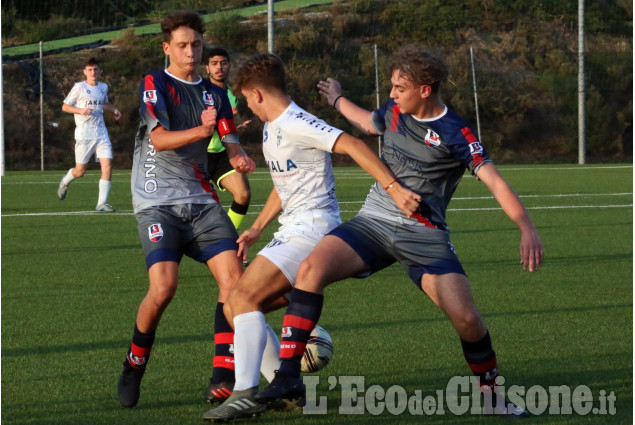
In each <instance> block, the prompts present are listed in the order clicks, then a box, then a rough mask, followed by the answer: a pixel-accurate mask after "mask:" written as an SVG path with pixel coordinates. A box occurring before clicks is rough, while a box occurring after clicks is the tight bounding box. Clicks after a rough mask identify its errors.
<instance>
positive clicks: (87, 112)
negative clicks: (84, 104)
mask: <svg viewBox="0 0 635 425" xmlns="http://www.w3.org/2000/svg"><path fill="white" fill-rule="evenodd" d="M62 111H64V112H68V113H69V114H79V115H90V113H91V109H89V108H78V107H76V106H73V105H69V104H68V103H62Z"/></svg>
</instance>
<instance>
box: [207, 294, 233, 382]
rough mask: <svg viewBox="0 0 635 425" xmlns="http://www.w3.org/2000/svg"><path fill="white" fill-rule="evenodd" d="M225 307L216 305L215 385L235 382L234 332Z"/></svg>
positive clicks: (213, 378) (213, 373)
mask: <svg viewBox="0 0 635 425" xmlns="http://www.w3.org/2000/svg"><path fill="white" fill-rule="evenodd" d="M223 305H224V303H220V302H219V303H218V304H216V312H215V314H214V344H215V345H214V371H213V372H212V382H214V383H218V382H223V381H233V380H234V330H233V329H232V327H231V326H230V324H229V322H228V321H227V318H226V317H225V313H223Z"/></svg>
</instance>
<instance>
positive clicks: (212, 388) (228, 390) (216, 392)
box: [205, 379, 235, 404]
mask: <svg viewBox="0 0 635 425" xmlns="http://www.w3.org/2000/svg"><path fill="white" fill-rule="evenodd" d="M234 384H235V382H234V381H233V380H231V381H222V382H212V380H211V379H210V380H209V385H208V387H207V391H205V399H206V400H207V402H208V403H212V404H214V403H222V402H224V401H225V400H227V399H228V398H229V396H230V395H232V391H233V390H234Z"/></svg>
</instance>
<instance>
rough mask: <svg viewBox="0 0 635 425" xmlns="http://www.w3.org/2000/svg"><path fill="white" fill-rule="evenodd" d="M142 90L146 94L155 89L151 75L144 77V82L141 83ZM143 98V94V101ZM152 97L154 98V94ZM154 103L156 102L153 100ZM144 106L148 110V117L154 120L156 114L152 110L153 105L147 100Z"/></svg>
mask: <svg viewBox="0 0 635 425" xmlns="http://www.w3.org/2000/svg"><path fill="white" fill-rule="evenodd" d="M143 89H144V91H145V92H146V93H147V92H149V91H151V90H155V89H156V86H155V85H154V77H153V76H152V75H146V78H145V79H144V82H143ZM145 96H146V95H145V93H144V99H145ZM154 96H156V94H154ZM155 102H156V99H155ZM145 104H146V109H147V110H148V113H149V114H150V116H151V117H152V118H153V119H155V120H156V119H157V114H156V112H155V109H154V103H152V102H150V101H149V100H148V101H146V102H145Z"/></svg>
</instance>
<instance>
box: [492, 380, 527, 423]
mask: <svg viewBox="0 0 635 425" xmlns="http://www.w3.org/2000/svg"><path fill="white" fill-rule="evenodd" d="M481 401H482V403H483V414H484V415H496V416H505V417H508V418H518V419H520V418H528V417H529V413H528V412H527V411H526V410H525V409H523V408H522V407H520V406H517V405H515V404H514V403H512V402H510V401H508V400H507V399H506V398H505V397H503V396H502V395H500V394H498V391H496V389H495V387H494V388H492V386H490V385H483V386H481Z"/></svg>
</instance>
